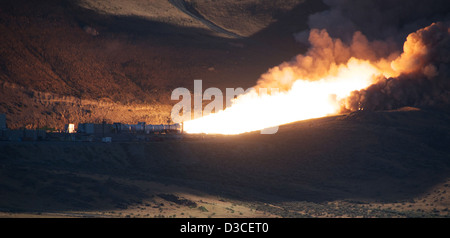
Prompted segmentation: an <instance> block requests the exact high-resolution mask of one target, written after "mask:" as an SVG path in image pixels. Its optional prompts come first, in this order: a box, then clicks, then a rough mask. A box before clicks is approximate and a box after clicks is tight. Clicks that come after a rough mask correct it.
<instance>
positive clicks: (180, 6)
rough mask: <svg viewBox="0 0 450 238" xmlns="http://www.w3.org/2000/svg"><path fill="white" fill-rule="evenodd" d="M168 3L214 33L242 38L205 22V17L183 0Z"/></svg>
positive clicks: (171, 0) (212, 23)
mask: <svg viewBox="0 0 450 238" xmlns="http://www.w3.org/2000/svg"><path fill="white" fill-rule="evenodd" d="M169 2H170V3H171V4H172V5H173V6H175V7H176V8H178V9H179V10H180V11H182V12H184V13H186V14H187V15H189V16H190V17H192V18H194V19H196V20H198V21H200V22H202V23H203V24H204V25H206V26H207V27H209V28H210V29H211V30H213V31H215V32H218V33H222V34H225V35H227V36H230V37H232V38H242V36H240V35H238V34H236V33H234V32H231V31H227V30H225V29H223V28H222V27H220V26H218V25H216V24H215V23H214V22H211V21H209V20H207V19H206V18H205V17H203V16H202V15H201V14H200V13H199V12H197V11H196V10H195V9H194V8H192V7H191V6H189V4H187V3H186V2H185V1H183V0H169Z"/></svg>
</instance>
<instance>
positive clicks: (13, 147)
mask: <svg viewBox="0 0 450 238" xmlns="http://www.w3.org/2000/svg"><path fill="white" fill-rule="evenodd" d="M327 2H329V1H327ZM362 5H363V4H362ZM328 7H329V6H327V5H326V4H324V2H322V1H316V0H276V1H275V0H259V1H258V0H241V1H233V0H221V1H206V0H185V1H180V0H168V1H146V0H129V1H121V0H107V1H95V0H42V1H31V0H2V1H1V2H0V32H1V34H0V113H2V114H6V123H7V126H8V128H9V129H37V128H44V129H52V130H58V129H62V128H64V125H65V124H67V123H75V124H78V123H85V122H90V123H100V122H103V121H106V122H108V123H113V122H122V123H137V122H147V123H151V124H161V123H166V122H167V121H168V120H169V116H170V110H171V108H172V106H173V104H174V103H175V102H174V101H172V100H170V94H171V92H172V90H174V89H175V88H178V87H185V88H188V89H190V90H191V91H192V88H193V80H194V79H202V80H203V87H204V88H208V87H217V88H219V89H225V88H228V87H230V88H238V87H242V88H248V87H252V86H254V85H255V83H256V82H257V80H258V79H259V78H260V76H261V74H264V73H265V72H267V70H268V69H269V68H271V67H273V66H276V65H279V64H280V63H282V62H286V61H289V60H291V59H292V58H293V57H295V56H296V55H298V54H301V53H304V52H306V51H307V50H308V45H306V44H303V43H301V42H299V41H298V40H296V39H295V36H296V34H297V33H299V32H303V31H305V30H308V24H309V20H308V19H309V18H308V17H309V16H311V15H313V14H315V13H321V12H322V11H325V10H327V9H328ZM408 7H409V8H411V9H415V8H417V7H416V6H412V7H411V6H408ZM405 8H406V7H405ZM419 10H420V9H419ZM425 10H427V9H425ZM441 11H442V12H445V11H446V8H445V7H444V6H443V7H442V9H441ZM427 14H429V15H433V14H432V12H431V13H427ZM439 14H441V12H440V13H439ZM439 14H437V15H439ZM319 16H320V14H319ZM358 16H359V15H358ZM427 16H428V15H427ZM405 19H406V20H409V19H408V17H405ZM405 19H404V20H405ZM406 20H405V21H406ZM395 23H396V24H398V25H401V24H403V22H401V21H399V22H395ZM427 23H428V22H427ZM324 24H325V23H324ZM405 24H406V23H405ZM424 25H425V24H424ZM408 26H410V25H407V24H406V27H408ZM402 30H404V29H402ZM413 30H414V31H415V30H417V29H416V28H414V29H413ZM447 62H448V59H447ZM205 103H207V102H205ZM293 107H294V108H293V110H297V109H296V108H295V103H293ZM298 110H301V108H299V109H298ZM449 121H450V109H449V107H448V105H433V106H414V107H413V106H411V107H402V108H396V109H395V110H380V111H355V112H351V113H345V114H339V115H335V116H328V117H323V118H317V119H310V120H305V121H299V122H295V123H291V124H287V125H282V126H280V128H279V131H278V132H277V133H276V134H273V135H262V134H260V132H259V131H257V132H251V133H244V134H240V135H230V136H225V135H203V134H198V135H189V134H183V135H181V136H180V137H177V138H176V139H174V138H172V137H164V136H162V137H161V139H160V140H158V141H141V142H114V141H113V142H112V143H101V142H68V141H61V142H56V141H23V142H19V141H0V217H8V218H21V217H33V218H48V217H55V218H68V217H76V218H78V217H100V218H116V217H118V218H259V217H262V218H266V217H268V218H303V217H308V218H310V217H319V218H326V217H333V218H334V217H338V218H349V217H351V218H369V217H370V218H372V217H373V218H410V217H414V218H416V217H426V218H435V217H446V218H448V217H449V216H450V213H449V207H450V196H449V195H450V147H449V145H450V124H449Z"/></svg>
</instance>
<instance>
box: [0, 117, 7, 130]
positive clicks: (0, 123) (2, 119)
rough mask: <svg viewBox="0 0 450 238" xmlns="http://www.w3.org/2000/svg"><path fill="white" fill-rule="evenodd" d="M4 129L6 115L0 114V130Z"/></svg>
mask: <svg viewBox="0 0 450 238" xmlns="http://www.w3.org/2000/svg"><path fill="white" fill-rule="evenodd" d="M5 129H6V115H5V114H0V130H5Z"/></svg>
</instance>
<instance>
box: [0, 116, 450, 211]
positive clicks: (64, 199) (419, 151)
mask: <svg viewBox="0 0 450 238" xmlns="http://www.w3.org/2000/svg"><path fill="white" fill-rule="evenodd" d="M449 119H450V114H449V112H448V110H443V109H439V110H436V109H421V110H419V109H415V108H406V109H402V110H397V111H384V112H373V113H367V112H356V113H352V114H348V115H340V116H335V117H327V118H321V119H313V120H307V121H303V122H297V123H293V124H289V125H285V126H281V127H280V130H279V132H278V133H277V134H274V135H261V134H259V133H247V134H243V135H236V136H200V135H199V136H189V135H186V136H185V137H184V138H183V139H181V140H177V141H174V140H166V141H161V142H147V143H142V142H141V143H113V144H100V143H87V144H86V143H72V142H66V143H64V142H61V143H57V142H48V143H47V142H41V143H32V142H30V143H17V142H2V143H1V144H0V151H1V152H2V153H0V160H1V161H2V167H1V168H0V176H1V177H0V188H1V190H2V191H3V192H2V193H0V207H1V208H2V212H3V213H2V216H20V214H27V213H28V214H33V216H34V215H39V214H41V216H108V217H110V216H112V217H125V216H132V217H155V216H156V217H158V216H165V217H168V216H174V215H176V217H189V216H195V217H209V216H212V217H272V216H276V217H304V216H313V217H327V216H331V217H423V216H425V217H436V216H447V217H448V216H449V215H450V214H449V211H448V206H449V205H450V199H449V197H448V194H449V192H450V187H449V186H450V157H449V154H450V151H449V147H448V144H449V143H450V134H449V131H450V128H449V124H448V120H449ZM194 203H195V206H194V205H193V204H194ZM202 206H203V208H204V209H199V208H200V207H202ZM11 212H13V213H11Z"/></svg>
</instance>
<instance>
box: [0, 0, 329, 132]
mask: <svg viewBox="0 0 450 238" xmlns="http://www.w3.org/2000/svg"><path fill="white" fill-rule="evenodd" d="M270 2H271V4H268V5H267V6H265V5H264V6H265V7H262V8H261V7H258V6H259V4H258V3H257V1H253V0H247V1H238V2H236V1H220V2H219V1H211V2H209V1H187V2H184V1H141V0H134V1H126V2H124V1H115V0H108V1H100V2H99V1H90V0H82V1H81V0H80V1H71V0H64V1H57V0H44V1H38V2H37V1H29V0H18V1H12V0H6V1H2V2H1V3H0V31H1V32H2V34H1V35H0V85H1V87H0V93H1V94H2V95H4V96H3V97H1V98H0V112H2V113H6V114H7V115H8V116H7V120H8V125H9V126H10V127H11V128H19V127H24V126H27V127H31V128H36V127H39V126H41V127H42V126H44V125H42V123H46V125H45V126H48V127H57V128H61V127H62V126H63V125H64V123H68V122H75V123H77V122H80V121H101V120H103V119H105V118H104V117H105V116H102V115H108V114H111V115H119V114H120V117H119V118H115V117H113V116H109V117H106V119H107V120H116V121H121V122H129V123H135V122H136V121H135V120H136V119H137V118H140V119H141V120H145V121H147V122H149V123H161V122H165V121H166V117H167V116H168V115H169V113H170V111H169V110H167V108H170V105H171V104H173V103H174V102H172V101H170V93H171V91H172V90H173V89H175V88H177V87H187V88H192V87H193V80H194V79H203V80H204V85H205V87H210V86H214V87H219V88H225V87H244V88H247V87H250V86H253V85H254V84H255V82H256V80H257V79H258V77H259V76H260V75H261V74H262V73H264V72H265V71H266V70H267V69H268V68H269V67H271V66H273V65H277V64H279V63H280V62H282V61H284V60H287V59H289V58H291V57H293V56H294V55H296V54H297V53H299V52H301V51H304V47H303V46H302V45H300V44H297V43H295V41H294V38H293V36H292V33H294V32H297V31H298V30H301V29H302V28H304V27H306V24H300V23H299V21H295V24H294V23H293V21H291V20H293V19H298V18H301V20H302V21H303V22H306V19H307V16H308V14H309V13H312V12H315V11H318V10H320V9H323V7H324V6H323V5H322V4H320V3H314V2H316V1H287V2H285V1H270ZM272 2H273V3H272ZM181 3H182V4H184V5H182V6H184V7H185V10H186V9H187V11H189V12H188V13H189V14H188V13H186V12H183V11H182V10H180V9H179V8H177V6H178V7H180V5H179V4H181ZM221 9H226V11H221ZM233 9H234V10H233ZM191 12H193V13H192V14H191ZM219 12H220V14H219ZM194 13H195V14H194ZM193 16H194V17H193ZM227 19H232V21H227ZM205 22H207V24H206V23H205ZM238 23H240V24H238ZM280 25H285V26H286V28H283V27H279V26H280ZM293 25H296V28H293V27H292V26H293ZM218 29H219V30H218ZM223 32H229V33H230V34H231V36H233V35H232V34H236V35H239V36H241V35H242V37H231V36H230V34H228V35H227V34H224V33H223ZM274 41H276V42H278V44H273V43H274ZM275 45H279V47H274V46H275ZM37 94H39V95H43V94H45V95H49V97H51V98H53V99H55V100H53V102H51V103H50V102H49V101H48V100H46V102H45V103H43V102H42V100H40V99H39V98H36V97H34V95H37ZM62 98H64V99H62ZM67 98H70V100H67ZM83 100H88V101H92V102H93V103H90V105H96V104H108V105H110V106H109V107H92V108H87V109H86V108H84V107H83V106H81V107H80V106H79V105H82V104H80V103H77V102H78V101H83ZM116 107H117V108H129V109H130V113H128V112H127V110H121V109H120V110H115V109H114V108H116ZM142 107H151V108H154V107H157V108H164V109H163V110H149V111H146V112H145V115H137V116H136V115H135V114H134V113H133V111H136V110H138V108H142ZM85 109H86V110H85ZM67 111H71V112H80V113H78V114H75V113H70V114H71V118H67V116H64V114H67ZM39 121H41V122H39Z"/></svg>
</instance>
